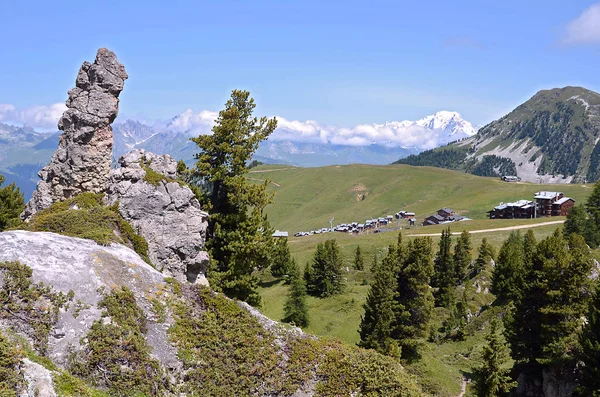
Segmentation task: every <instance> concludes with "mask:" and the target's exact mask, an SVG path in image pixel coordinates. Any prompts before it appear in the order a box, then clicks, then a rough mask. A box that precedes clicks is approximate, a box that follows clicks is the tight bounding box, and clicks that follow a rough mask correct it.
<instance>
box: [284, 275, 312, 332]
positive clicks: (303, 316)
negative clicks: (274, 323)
mask: <svg viewBox="0 0 600 397" xmlns="http://www.w3.org/2000/svg"><path fill="white" fill-rule="evenodd" d="M283 311H284V316H283V319H282V321H283V322H286V323H291V324H294V325H296V326H298V327H302V328H304V327H306V326H308V322H309V321H308V307H307V306H306V287H305V285H304V280H303V279H302V278H300V277H294V278H293V279H292V280H291V286H290V291H289V293H288V296H287V299H286V301H285V305H284V308H283Z"/></svg>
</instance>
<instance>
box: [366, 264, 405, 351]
mask: <svg viewBox="0 0 600 397" xmlns="http://www.w3.org/2000/svg"><path fill="white" fill-rule="evenodd" d="M394 260H395V253H394V252H389V253H388V255H387V256H386V258H384V259H383V261H382V263H381V264H380V265H379V266H377V267H376V268H375V271H374V273H373V283H372V284H371V288H370V289H369V293H368V294H367V300H366V302H365V304H364V309H365V313H364V315H363V316H362V318H361V322H360V329H359V334H360V343H359V346H361V347H364V348H367V349H374V350H377V351H378V352H380V353H383V354H388V355H392V356H394V355H399V350H398V344H397V342H396V341H394V340H393V339H392V324H393V322H394V319H395V312H396V311H395V305H396V300H395V297H396V291H397V284H396V278H395V274H394V271H393V268H394Z"/></svg>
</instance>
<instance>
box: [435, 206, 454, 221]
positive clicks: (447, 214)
mask: <svg viewBox="0 0 600 397" xmlns="http://www.w3.org/2000/svg"><path fill="white" fill-rule="evenodd" d="M437 214H438V215H439V216H441V217H442V218H444V219H447V218H450V217H451V216H452V215H454V211H452V210H451V209H450V208H442V209H440V210H438V212H437Z"/></svg>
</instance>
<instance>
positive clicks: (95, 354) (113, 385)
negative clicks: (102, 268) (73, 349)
mask: <svg viewBox="0 0 600 397" xmlns="http://www.w3.org/2000/svg"><path fill="white" fill-rule="evenodd" d="M98 307H99V308H102V309H104V311H103V313H102V318H101V319H99V320H97V321H96V322H94V324H93V325H92V327H91V328H90V330H89V332H88V334H87V335H86V337H85V338H82V339H81V345H82V346H83V350H82V351H81V352H80V353H78V354H73V355H72V356H71V357H70V360H69V361H70V363H69V366H70V369H71V372H72V373H73V374H74V375H77V376H81V377H82V378H84V379H88V380H89V381H90V382H92V383H94V384H96V385H102V386H105V387H107V388H108V389H109V391H110V394H111V395H118V396H137V395H144V396H156V395H160V394H161V393H162V392H163V391H165V390H167V389H168V387H169V385H168V382H167V381H166V378H165V376H164V374H163V371H162V370H161V368H160V365H159V363H158V361H157V360H155V359H153V358H151V357H150V347H149V346H148V344H147V342H146V331H147V330H146V318H145V315H144V312H143V310H142V309H140V308H139V307H138V306H137V304H136V301H135V296H134V295H133V292H131V291H130V290H129V289H128V288H127V287H121V288H120V289H115V290H113V291H112V292H111V293H110V294H107V295H106V296H104V298H103V299H102V300H101V301H100V303H99V304H98Z"/></svg>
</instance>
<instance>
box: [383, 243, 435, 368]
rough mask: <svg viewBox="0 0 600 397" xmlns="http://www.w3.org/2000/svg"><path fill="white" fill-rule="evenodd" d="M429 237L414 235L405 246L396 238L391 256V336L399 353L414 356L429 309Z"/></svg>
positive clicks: (427, 318)
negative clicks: (393, 282)
mask: <svg viewBox="0 0 600 397" xmlns="http://www.w3.org/2000/svg"><path fill="white" fill-rule="evenodd" d="M432 247H433V241H432V240H431V238H429V237H417V238H415V239H414V240H413V241H411V242H410V243H409V244H408V247H407V248H405V247H404V245H403V244H402V243H401V242H400V243H399V245H398V246H397V247H396V251H395V253H394V256H393V257H394V259H395V263H396V269H397V286H398V293H397V296H396V306H395V308H396V316H395V317H396V318H395V322H394V325H393V331H392V337H393V338H394V339H396V340H397V341H398V342H399V343H400V345H401V347H402V357H403V358H405V359H414V358H418V357H419V354H418V340H419V339H421V338H423V337H425V336H426V335H427V329H428V325H429V321H430V320H431V315H432V312H433V296H432V294H431V288H430V287H429V283H430V282H431V277H432V276H433V272H434V270H433V267H434V266H433V260H432V259H433V252H432Z"/></svg>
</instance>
